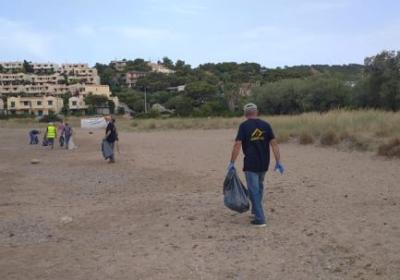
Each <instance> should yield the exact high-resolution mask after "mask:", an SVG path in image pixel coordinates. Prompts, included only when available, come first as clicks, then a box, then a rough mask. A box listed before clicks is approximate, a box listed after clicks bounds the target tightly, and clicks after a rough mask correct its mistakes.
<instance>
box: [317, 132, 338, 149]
mask: <svg viewBox="0 0 400 280" xmlns="http://www.w3.org/2000/svg"><path fill="white" fill-rule="evenodd" d="M320 141H321V144H322V145H324V146H332V145H336V144H339V142H340V139H339V137H338V136H337V135H336V133H335V132H334V131H333V130H328V131H326V132H324V133H323V134H322V135H321V140H320Z"/></svg>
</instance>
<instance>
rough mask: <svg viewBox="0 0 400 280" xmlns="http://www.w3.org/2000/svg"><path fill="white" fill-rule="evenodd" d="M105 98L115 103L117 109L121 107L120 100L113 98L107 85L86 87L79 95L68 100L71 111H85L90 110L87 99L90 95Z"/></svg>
mask: <svg viewBox="0 0 400 280" xmlns="http://www.w3.org/2000/svg"><path fill="white" fill-rule="evenodd" d="M90 94H92V95H100V96H105V97H107V98H108V100H110V101H112V102H113V103H114V106H115V108H118V107H119V100H118V97H116V96H111V91H110V88H109V86H107V85H85V86H84V87H83V88H82V91H81V92H80V94H79V95H76V96H72V97H70V98H69V99H68V107H69V109H70V110H71V111H84V110H86V109H87V108H88V106H87V105H86V103H85V97H86V96H88V95H90Z"/></svg>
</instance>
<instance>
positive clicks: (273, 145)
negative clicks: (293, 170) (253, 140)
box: [269, 139, 281, 162]
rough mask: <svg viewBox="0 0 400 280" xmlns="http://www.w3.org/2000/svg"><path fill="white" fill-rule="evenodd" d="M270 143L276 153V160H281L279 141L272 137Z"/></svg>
mask: <svg viewBox="0 0 400 280" xmlns="http://www.w3.org/2000/svg"><path fill="white" fill-rule="evenodd" d="M269 144H270V145H271V148H272V152H273V153H274V157H275V161H276V162H280V160H281V154H280V152H279V146H278V142H277V141H276V139H272V140H271V142H269Z"/></svg>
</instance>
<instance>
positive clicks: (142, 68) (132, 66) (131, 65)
mask: <svg viewBox="0 0 400 280" xmlns="http://www.w3.org/2000/svg"><path fill="white" fill-rule="evenodd" d="M125 70H126V71H139V72H149V71H151V67H150V66H149V64H148V63H147V61H145V60H144V59H142V58H137V59H135V60H133V61H132V60H127V61H126V67H125ZM126 71H125V72H126Z"/></svg>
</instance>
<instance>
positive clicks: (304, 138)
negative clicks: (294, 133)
mask: <svg viewBox="0 0 400 280" xmlns="http://www.w3.org/2000/svg"><path fill="white" fill-rule="evenodd" d="M299 143H300V144H302V145H309V144H312V143H314V137H313V136H312V135H311V134H310V133H308V132H307V131H303V132H302V133H301V134H300V136H299Z"/></svg>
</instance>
